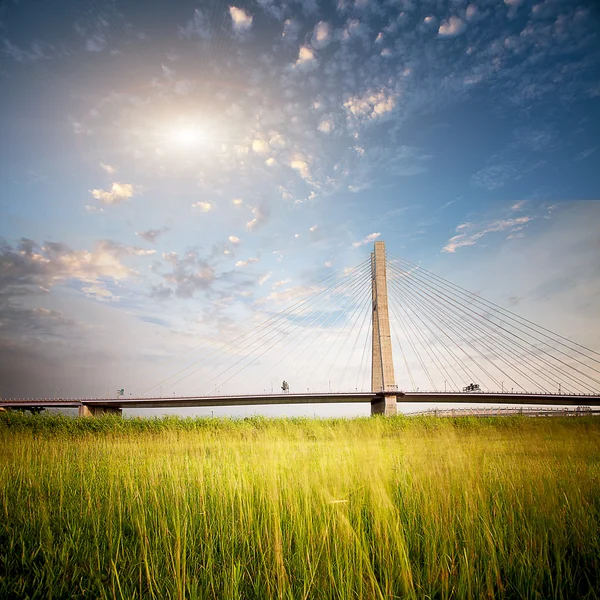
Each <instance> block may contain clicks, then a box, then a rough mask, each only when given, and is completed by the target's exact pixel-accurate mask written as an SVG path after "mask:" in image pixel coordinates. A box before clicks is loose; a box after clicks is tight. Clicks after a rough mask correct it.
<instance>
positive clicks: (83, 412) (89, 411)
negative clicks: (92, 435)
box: [79, 404, 123, 417]
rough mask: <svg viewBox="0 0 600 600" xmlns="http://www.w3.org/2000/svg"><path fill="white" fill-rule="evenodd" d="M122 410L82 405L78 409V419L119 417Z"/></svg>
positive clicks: (111, 407) (113, 407)
mask: <svg viewBox="0 0 600 600" xmlns="http://www.w3.org/2000/svg"><path fill="white" fill-rule="evenodd" d="M122 413H123V410H122V409H120V408H118V407H116V406H93V405H90V404H82V405H81V406H80V407H79V416H80V417H101V416H102V415H115V416H118V417H120V416H121V414H122Z"/></svg>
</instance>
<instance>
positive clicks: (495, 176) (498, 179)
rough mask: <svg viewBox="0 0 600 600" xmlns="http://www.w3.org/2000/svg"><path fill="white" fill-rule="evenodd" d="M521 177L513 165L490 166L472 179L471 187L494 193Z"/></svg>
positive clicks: (478, 172)
mask: <svg viewBox="0 0 600 600" xmlns="http://www.w3.org/2000/svg"><path fill="white" fill-rule="evenodd" d="M519 177H520V174H519V172H518V171H517V169H516V168H515V167H514V166H513V165H511V164H497V165H490V166H489V167H484V168H483V169H481V170H479V171H477V173H475V174H474V175H473V176H472V177H471V185H475V186H477V187H482V188H485V189H487V190H490V191H494V190H497V189H500V188H501V187H503V186H504V185H505V184H506V183H508V182H509V181H513V180H515V179H518V178H519Z"/></svg>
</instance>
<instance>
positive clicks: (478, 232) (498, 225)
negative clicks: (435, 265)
mask: <svg viewBox="0 0 600 600" xmlns="http://www.w3.org/2000/svg"><path fill="white" fill-rule="evenodd" d="M532 220H533V217H530V216H524V217H516V218H513V219H497V220H495V221H491V222H486V223H483V224H475V223H462V224H461V225H458V227H456V231H457V232H460V233H458V235H455V236H453V237H451V238H450V239H449V240H448V242H447V244H446V245H445V246H444V247H443V248H442V252H447V253H453V252H456V251H457V250H458V249H459V248H463V247H465V246H474V245H475V244H476V243H477V242H478V241H479V240H480V239H481V238H483V237H485V236H486V235H488V234H490V233H496V232H500V231H509V232H510V233H511V236H512V237H516V235H514V234H517V233H518V232H521V230H522V229H523V227H524V226H525V225H527V223H529V222H530V221H532ZM511 236H509V237H511ZM519 237H520V235H519Z"/></svg>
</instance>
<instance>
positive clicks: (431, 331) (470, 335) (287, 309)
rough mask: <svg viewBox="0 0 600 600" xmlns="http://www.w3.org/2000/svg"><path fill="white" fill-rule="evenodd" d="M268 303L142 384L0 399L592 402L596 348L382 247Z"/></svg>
mask: <svg viewBox="0 0 600 600" xmlns="http://www.w3.org/2000/svg"><path fill="white" fill-rule="evenodd" d="M300 292H301V293H300ZM271 301H272V302H276V303H279V305H283V308H281V310H279V311H277V312H271V313H266V314H265V312H264V311H261V310H260V305H258V306H255V308H256V311H255V312H256V313H257V314H260V315H261V316H262V317H263V318H262V319H260V320H259V321H258V322H257V323H256V325H254V326H250V327H248V328H247V329H246V330H245V331H243V332H241V333H240V332H238V331H237V330H231V332H228V331H219V332H218V334H217V335H215V336H214V338H211V339H207V338H202V339H201V340H200V342H199V344H198V345H197V346H196V347H195V348H193V349H191V350H188V351H186V352H185V353H184V355H183V356H182V355H180V356H176V357H170V360H169V363H170V366H164V365H163V366H162V368H161V366H160V365H158V366H154V365H153V366H152V368H151V369H150V370H149V372H148V373H147V374H146V377H145V378H144V381H145V382H146V381H150V382H151V383H150V384H148V383H146V386H147V387H146V388H145V389H141V387H138V388H137V389H135V388H134V389H133V390H132V391H131V392H130V391H129V389H128V390H127V391H128V394H127V395H126V394H125V390H124V389H122V390H119V392H117V394H116V395H115V397H109V396H110V394H107V395H105V396H104V397H101V398H81V399H66V398H52V399H40V398H37V399H22V398H16V399H10V400H9V399H4V400H2V401H0V406H1V407H5V408H33V409H35V408H46V407H78V408H79V413H80V414H81V415H93V414H102V413H111V412H112V413H115V412H120V411H121V409H123V408H158V407H163V408H164V407H169V408H176V407H189V406H248V405H269V404H308V403H342V402H343V403H346V402H363V403H366V402H368V403H370V404H371V412H372V413H373V414H377V413H382V414H385V415H393V414H395V413H396V410H397V401H398V400H401V401H404V402H422V403H436V404H444V403H469V404H476V403H477V404H478V403H486V404H533V405H570V406H580V405H581V406H591V405H600V353H598V352H596V351H594V350H592V349H590V348H588V347H585V346H583V345H581V344H579V343H577V342H575V341H573V340H571V339H569V338H567V337H564V336H563V335H560V334H558V333H555V332H553V331H550V330H549V329H547V328H545V327H542V326H540V325H537V324H535V323H534V322H532V321H531V320H528V319H526V318H523V317H520V316H518V315H517V314H515V313H513V312H511V311H509V310H507V309H505V308H503V307H501V306H498V305H497V304H494V303H493V302H490V301H488V300H485V299H483V298H482V297H481V296H479V295H477V294H475V293H473V292H470V291H468V290H465V289H463V288H461V287H459V286H457V285H455V284H453V283H452V282H450V281H447V280H445V279H443V278H441V277H439V276H437V275H435V274H433V273H431V272H429V271H427V270H425V269H423V268H422V267H420V266H419V265H416V264H414V263H412V262H410V261H407V260H405V259H402V258H399V257H395V256H387V255H386V249H385V244H384V243H383V242H375V246H374V250H373V252H372V253H371V255H370V257H369V258H367V259H366V260H365V261H363V262H362V263H360V264H359V265H357V266H356V267H354V268H353V269H349V270H346V271H344V272H342V273H332V274H330V275H328V276H326V277H324V278H322V279H321V280H319V281H317V282H315V283H314V284H313V285H311V286H308V289H306V288H305V289H303V290H298V289H291V290H287V291H282V292H276V293H274V294H273V295H272V298H271ZM173 364H175V365H176V366H175V367H173ZM169 371H170V372H169ZM284 378H285V379H286V380H287V381H288V383H286V382H283V383H282V384H281V388H282V389H281V392H280V393H279V392H278V390H279V388H280V384H279V382H280V381H282V379H284ZM274 381H275V382H277V383H276V386H274V385H273V382H274ZM265 382H268V384H267V386H265ZM261 388H262V389H261ZM276 390H277V391H276Z"/></svg>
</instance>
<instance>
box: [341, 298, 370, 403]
mask: <svg viewBox="0 0 600 600" xmlns="http://www.w3.org/2000/svg"><path fill="white" fill-rule="evenodd" d="M370 304H372V299H371V302H369V299H368V297H367V304H366V310H365V315H364V317H363V320H362V322H361V324H360V327H359V328H358V331H357V332H356V338H355V339H354V344H353V345H352V350H351V351H350V353H349V354H348V360H347V361H346V364H345V365H344V370H343V371H342V377H341V386H343V382H344V381H345V379H346V371H347V369H348V366H349V365H350V361H351V360H352V358H353V356H354V352H355V350H356V347H357V344H358V340H359V338H360V335H361V333H362V332H363V330H364V329H365V323H366V322H367V319H368V317H369V315H370V314H372V312H373V311H372V310H369V305H370ZM368 337H369V336H368V330H367V335H365V338H367V339H368ZM343 389H344V388H343V387H340V388H339V391H343ZM355 389H356V390H357V391H358V385H357V386H356V387H355ZM348 391H352V390H351V389H350V390H348Z"/></svg>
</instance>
